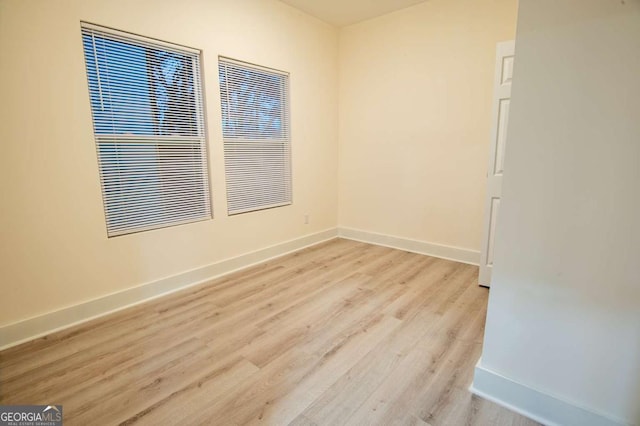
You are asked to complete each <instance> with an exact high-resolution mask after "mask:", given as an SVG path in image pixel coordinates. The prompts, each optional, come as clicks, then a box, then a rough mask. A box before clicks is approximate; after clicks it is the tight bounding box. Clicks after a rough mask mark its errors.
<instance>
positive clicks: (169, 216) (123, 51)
mask: <svg viewBox="0 0 640 426" xmlns="http://www.w3.org/2000/svg"><path fill="white" fill-rule="evenodd" d="M82 41H83V45H84V54H85V62H86V67H87V78H88V82H89V95H90V100H91V112H92V116H93V129H94V135H95V141H96V149H97V154H98V163H99V169H100V179H101V183H102V197H103V201H104V210H105V217H106V222H107V233H108V235H109V236H110V237H113V236H116V235H123V234H129V233H133V232H139V231H144V230H149V229H155V228H161V227H166V226H172V225H178V224H182V223H188V222H194V221H199V220H205V219H210V218H211V202H210V195H209V179H208V166H207V161H208V160H207V150H206V141H205V130H204V120H203V107H202V88H201V83H200V57H199V52H198V51H196V50H192V49H189V48H184V47H181V46H175V45H171V44H167V43H162V42H158V41H155V40H149V39H145V38H142V37H138V36H133V35H130V34H127V33H120V32H114V31H113V30H107V29H104V28H101V27H97V26H94V25H90V24H83V25H82Z"/></svg>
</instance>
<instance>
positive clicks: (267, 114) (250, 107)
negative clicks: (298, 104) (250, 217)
mask: <svg viewBox="0 0 640 426" xmlns="http://www.w3.org/2000/svg"><path fill="white" fill-rule="evenodd" d="M218 66H219V72H220V100H221V104H222V135H223V139H224V158H225V171H226V179H227V206H228V212H229V214H238V213H245V212H250V211H255V210H262V209H268V208H271V207H278V206H284V205H287V204H291V160H290V158H291V155H290V146H291V138H290V130H289V75H288V74H287V73H283V72H280V71H275V70H271V69H267V68H261V67H257V66H255V65H250V64H247V63H243V62H238V61H234V60H231V59H227V58H220V60H219V65H218Z"/></svg>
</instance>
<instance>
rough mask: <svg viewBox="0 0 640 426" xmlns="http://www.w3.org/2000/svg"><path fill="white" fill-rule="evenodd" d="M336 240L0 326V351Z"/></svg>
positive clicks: (298, 241) (268, 253) (296, 244)
mask: <svg viewBox="0 0 640 426" xmlns="http://www.w3.org/2000/svg"><path fill="white" fill-rule="evenodd" d="M337 237H338V230H337V228H330V229H326V230H324V231H320V232H316V233H313V234H308V235H305V236H302V237H300V238H295V239H293V240H289V241H285V242H283V243H279V244H275V245H272V246H269V247H265V248H262V249H260V250H256V251H253V252H250V253H246V254H242V255H240V256H237V257H233V258H230V259H225V260H221V261H219V262H214V263H211V264H209V265H205V266H202V267H200V268H195V269H192V270H189V271H185V272H182V273H179V274H176V275H172V276H169V277H166V278H161V279H159V280H156V281H151V282H148V283H145V284H142V285H139V286H137V287H132V288H129V289H126V290H123V291H119V292H116V293H112V294H109V295H106V296H102V297H99V298H97V299H92V300H89V301H86V302H82V303H79V304H77V305H73V306H69V307H66V308H62V309H60V310H57V311H53V312H48V313H46V314H43V315H38V316H35V317H32V318H29V319H26V320H22V321H18V322H15V323H13V324H8V325H4V326H0V350H3V349H7V348H10V347H12V346H16V345H19V344H21V343H25V342H28V341H30V340H33V339H37V338H39V337H42V336H45V335H47V334H51V333H54V332H56V331H60V330H63V329H66V328H69V327H72V326H75V325H78V324H81V323H84V322H87V321H90V320H92V319H95V318H99V317H102V316H105V315H108V314H111V313H114V312H117V311H121V310H123V309H126V308H129V307H131V306H135V305H139V304H141V303H144V302H148V301H150V300H153V299H157V298H159V297H162V296H165V295H168V294H171V293H174V292H176V291H179V290H183V289H185V288H188V287H192V286H195V285H198V284H203V283H205V282H207V281H211V280H213V279H216V278H219V277H221V276H223V275H226V274H230V273H232V272H236V271H239V270H241V269H245V268H249V267H251V266H254V265H256V264H259V263H263V262H266V261H268V260H271V259H275V258H277V257H280V256H284V255H286V254H289V253H292V252H294V251H298V250H301V249H303V248H306V247H310V246H314V245H316V244H320V243H322V242H325V241H329V240H332V239H334V238H337Z"/></svg>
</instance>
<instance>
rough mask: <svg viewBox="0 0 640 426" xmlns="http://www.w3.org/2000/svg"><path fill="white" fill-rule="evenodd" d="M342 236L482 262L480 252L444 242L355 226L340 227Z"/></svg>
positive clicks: (466, 260) (472, 263)
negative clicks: (355, 227)
mask: <svg viewBox="0 0 640 426" xmlns="http://www.w3.org/2000/svg"><path fill="white" fill-rule="evenodd" d="M338 235H339V236H340V237H341V238H346V239H349V240H355V241H361V242H363V243H369V244H376V245H379V246H385V247H391V248H395V249H400V250H405V251H410V252H412V253H419V254H426V255H428V256H433V257H439V258H441V259H447V260H455V261H456V262H461V263H468V264H470V265H476V266H477V265H479V264H480V252H479V251H476V250H469V249H465V248H460V247H453V246H445V245H442V244H434V243H428V242H426V241H418V240H412V239H409V238H402V237H394V236H392V235H384V234H378V233H375V232H369V231H363V230H361V229H353V228H344V227H340V228H338Z"/></svg>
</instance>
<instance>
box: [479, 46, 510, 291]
mask: <svg viewBox="0 0 640 426" xmlns="http://www.w3.org/2000/svg"><path fill="white" fill-rule="evenodd" d="M496 50H497V52H496V71H495V77H494V84H493V112H492V114H491V146H490V149H489V169H488V171H487V195H486V198H485V204H484V206H485V207H484V222H483V227H484V229H483V233H482V253H481V255H480V277H479V279H478V282H479V284H480V285H482V286H486V287H489V285H490V284H491V271H492V269H493V245H494V244H493V242H494V239H495V231H496V221H497V219H498V214H499V212H500V198H501V194H502V173H503V169H504V149H505V144H506V142H507V123H508V121H509V104H510V102H511V78H512V75H513V57H514V51H515V42H514V41H513V40H512V41H503V42H501V43H498V47H497V49H496Z"/></svg>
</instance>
